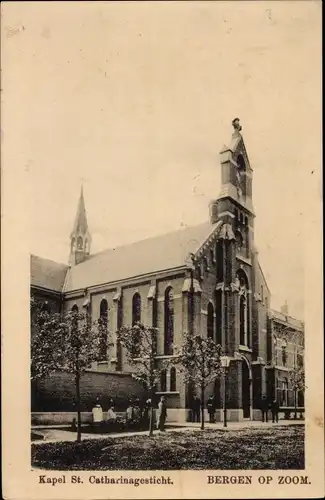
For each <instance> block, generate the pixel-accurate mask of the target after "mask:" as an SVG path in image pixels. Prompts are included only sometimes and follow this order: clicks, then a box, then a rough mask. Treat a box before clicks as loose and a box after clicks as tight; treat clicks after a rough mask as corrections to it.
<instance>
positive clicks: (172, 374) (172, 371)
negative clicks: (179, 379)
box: [170, 366, 176, 392]
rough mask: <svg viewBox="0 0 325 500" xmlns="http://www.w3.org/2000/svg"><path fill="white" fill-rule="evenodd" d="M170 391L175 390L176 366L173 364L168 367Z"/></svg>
mask: <svg viewBox="0 0 325 500" xmlns="http://www.w3.org/2000/svg"><path fill="white" fill-rule="evenodd" d="M170 391H171V392H175V391H176V368H175V367H174V366H173V367H172V368H171V369H170Z"/></svg>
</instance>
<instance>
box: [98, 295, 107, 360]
mask: <svg viewBox="0 0 325 500" xmlns="http://www.w3.org/2000/svg"><path fill="white" fill-rule="evenodd" d="M99 328H100V347H99V359H100V361H106V359H107V333H108V332H107V329H108V303H107V300H106V299H103V300H102V301H101V303H100V308H99Z"/></svg>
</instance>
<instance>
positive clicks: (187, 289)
mask: <svg viewBox="0 0 325 500" xmlns="http://www.w3.org/2000/svg"><path fill="white" fill-rule="evenodd" d="M193 288H194V293H202V289H201V287H200V284H199V282H198V280H196V279H193ZM190 290H191V278H185V280H184V283H183V287H182V293H186V292H190Z"/></svg>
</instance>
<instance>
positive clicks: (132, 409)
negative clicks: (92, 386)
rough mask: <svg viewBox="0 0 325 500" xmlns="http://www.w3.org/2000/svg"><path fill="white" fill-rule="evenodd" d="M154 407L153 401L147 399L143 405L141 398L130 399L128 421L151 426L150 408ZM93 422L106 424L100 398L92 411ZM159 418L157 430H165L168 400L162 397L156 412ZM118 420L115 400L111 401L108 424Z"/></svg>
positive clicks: (107, 418)
mask: <svg viewBox="0 0 325 500" xmlns="http://www.w3.org/2000/svg"><path fill="white" fill-rule="evenodd" d="M151 406H152V400H151V399H147V401H146V402H145V404H144V405H142V404H141V401H140V399H139V398H135V399H130V400H129V404H128V407H127V409H126V421H127V422H128V423H143V424H144V425H149V418H150V415H149V413H150V408H151ZM92 415H93V422H94V424H95V425H98V424H101V423H103V422H104V412H103V408H102V405H101V404H100V400H99V398H97V399H96V404H95V405H94V407H93V409H92ZM156 417H157V422H156V423H157V428H158V429H159V430H160V431H164V430H165V422H166V418H167V406H166V400H165V397H164V396H161V398H160V401H159V403H158V409H157V411H156ZM116 419H117V414H116V413H115V409H114V401H113V399H111V398H110V399H109V403H108V409H107V417H106V421H107V422H115V421H116Z"/></svg>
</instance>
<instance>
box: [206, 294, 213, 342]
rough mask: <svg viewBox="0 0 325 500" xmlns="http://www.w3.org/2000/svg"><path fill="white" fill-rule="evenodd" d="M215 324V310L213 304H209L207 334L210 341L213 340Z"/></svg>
mask: <svg viewBox="0 0 325 500" xmlns="http://www.w3.org/2000/svg"><path fill="white" fill-rule="evenodd" d="M213 323H214V308H213V305H212V304H211V302H209V304H208V315H207V334H208V339H213V337H214V335H213V334H214V332H213Z"/></svg>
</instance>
